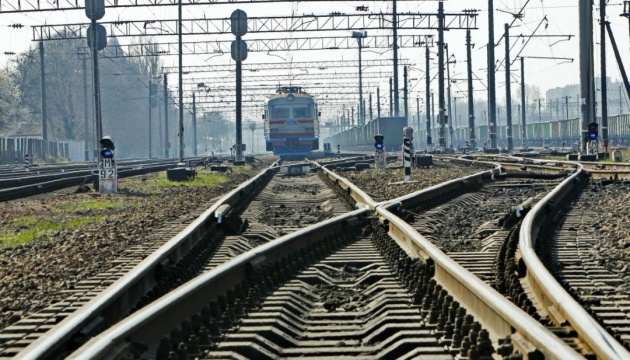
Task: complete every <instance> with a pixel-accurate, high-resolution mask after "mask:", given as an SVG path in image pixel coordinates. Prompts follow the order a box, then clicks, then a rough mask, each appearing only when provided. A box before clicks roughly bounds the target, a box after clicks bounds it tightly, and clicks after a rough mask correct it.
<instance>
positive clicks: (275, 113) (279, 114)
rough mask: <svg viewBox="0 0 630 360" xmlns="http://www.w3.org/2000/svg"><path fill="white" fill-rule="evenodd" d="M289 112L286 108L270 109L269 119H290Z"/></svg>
mask: <svg viewBox="0 0 630 360" xmlns="http://www.w3.org/2000/svg"><path fill="white" fill-rule="evenodd" d="M289 110H290V109H288V108H273V109H271V118H272V119H274V120H286V119H288V118H289V117H290V111H289Z"/></svg>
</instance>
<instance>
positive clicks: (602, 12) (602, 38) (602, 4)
mask: <svg viewBox="0 0 630 360" xmlns="http://www.w3.org/2000/svg"><path fill="white" fill-rule="evenodd" d="M599 29H600V31H599V46H600V51H599V53H600V62H601V65H600V75H601V79H600V82H601V84H600V90H601V93H602V126H601V129H602V140H603V141H604V143H606V142H608V84H607V81H606V75H607V74H606V0H600V1H599Z"/></svg>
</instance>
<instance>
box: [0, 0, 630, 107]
mask: <svg viewBox="0 0 630 360" xmlns="http://www.w3.org/2000/svg"><path fill="white" fill-rule="evenodd" d="M596 2H597V1H596ZM577 3H578V1H577V0H553V1H550V0H547V1H543V0H530V1H527V0H516V1H506V0H496V1H495V4H494V7H495V10H496V11H495V39H496V41H498V40H499V39H500V38H501V36H502V33H503V28H504V24H505V23H511V22H512V21H513V19H514V17H513V16H512V15H511V14H510V13H516V12H518V11H519V9H520V8H521V7H522V6H523V5H525V4H527V6H526V8H525V11H524V16H523V18H522V19H521V20H516V21H515V23H514V27H513V28H512V30H511V35H513V36H514V35H519V34H523V35H529V34H532V33H533V31H534V29H535V28H536V27H537V26H538V25H539V24H541V22H542V25H541V26H540V28H539V30H538V31H537V32H536V34H537V35H545V34H546V35H573V37H572V38H571V39H570V40H568V41H566V40H567V38H558V37H552V38H534V39H531V41H530V42H529V43H528V44H527V45H526V47H525V48H524V49H523V50H522V52H521V48H522V46H523V41H522V39H519V40H517V41H515V43H516V44H515V46H514V47H513V49H512V51H511V54H512V56H514V55H516V54H518V53H519V52H521V55H523V56H543V57H563V58H574V59H575V60H574V61H573V62H572V63H570V62H567V61H562V60H535V59H528V60H526V71H525V76H526V82H527V83H528V84H532V85H536V86H538V87H539V88H540V89H541V90H542V91H543V97H544V91H545V90H546V89H549V88H553V87H559V86H563V85H566V84H575V83H578V82H579V57H578V55H579V53H578V45H579V39H578V35H579V21H578V8H577ZM359 5H365V6H368V7H369V10H370V12H391V7H392V3H391V2H376V1H366V2H343V1H338V2H325V3H321V2H320V3H307V2H299V3H270V4H232V5H196V6H186V7H185V8H184V18H203V17H206V18H226V17H229V15H230V13H231V12H232V11H234V10H235V9H237V8H240V9H243V10H245V11H246V12H247V13H248V15H249V16H250V17H255V16H280V15H284V16H288V15H291V14H296V15H301V14H319V15H324V14H329V13H331V12H341V13H346V14H355V13H359V12H358V11H357V10H356V9H355V8H356V7H357V6H359ZM437 6H438V2H437V1H413V2H410V1H403V2H399V3H398V11H399V13H403V12H408V11H410V12H424V13H428V12H437ZM445 9H446V11H447V12H456V11H461V10H463V9H478V10H481V11H480V13H479V16H478V20H477V25H478V28H479V29H478V30H474V31H473V42H474V43H475V47H474V50H473V69H474V72H475V75H476V76H478V77H479V78H481V79H483V81H481V82H476V83H475V89H476V90H483V89H485V85H486V81H485V79H486V72H485V68H486V50H487V48H486V43H487V37H488V30H487V29H488V19H487V14H488V12H487V10H488V2H487V1H486V0H450V1H446V2H445ZM607 9H608V20H609V21H611V24H612V26H613V31H614V33H615V36H616V40H617V43H618V44H619V45H620V47H621V51H622V56H623V59H624V60H626V61H627V60H628V59H630V52H629V50H628V43H629V36H628V32H629V31H628V29H629V25H628V19H627V18H623V17H620V16H619V15H620V13H621V12H622V11H623V1H621V0H619V1H610V2H609V5H608V7H607ZM595 10H596V14H595V15H594V19H595V21H597V20H598V18H599V15H598V12H597V11H598V9H595ZM545 16H546V18H547V21H546V22H543V18H544V17H545ZM176 17H177V8H176V7H154V8H147V7H137V8H126V9H124V8H118V9H115V8H111V9H107V10H106V15H105V18H103V19H102V21H114V20H147V19H175V18H176ZM87 21H88V19H87V18H86V17H85V14H84V11H83V10H75V11H64V12H44V13H27V14H23V15H21V14H0V64H6V62H7V59H8V57H7V56H4V55H1V54H2V53H4V52H6V51H12V52H16V53H21V52H24V51H25V50H26V49H27V47H28V46H29V45H30V44H31V40H32V30H31V29H30V27H28V26H31V25H41V24H44V23H47V24H63V23H85V22H87ZM15 23H21V24H23V25H26V26H27V27H25V28H22V29H13V28H10V27H8V26H9V25H11V24H15ZM357 30H359V29H357ZM345 33H347V32H345ZM377 33H378V34H381V35H390V34H391V30H381V31H369V33H368V36H369V35H377ZM399 34H401V35H402V34H407V35H410V34H431V32H430V31H416V32H410V31H400V32H399ZM432 34H435V35H437V31H434V32H432ZM464 34H465V31H461V30H457V31H455V30H453V31H450V32H448V33H447V34H446V38H445V39H446V42H447V43H448V44H449V49H450V51H451V53H452V54H453V55H454V56H455V58H456V60H457V63H456V64H455V65H453V67H452V68H451V71H452V77H453V78H455V79H465V78H466V64H465V60H466V48H465V42H464ZM333 35H334V34H333V33H331V32H326V33H317V34H315V33H299V32H295V33H289V34H286V33H284V34H278V35H276V36H277V37H307V36H315V37H316V36H333ZM347 35H348V36H349V34H347ZM272 36H274V35H270V34H247V35H246V36H245V37H244V39H245V40H247V39H248V38H249V39H253V38H256V37H258V38H270V37H272ZM209 37H210V36H209V35H208V36H205V37H203V38H204V39H206V40H207V39H209ZM216 38H217V39H218V38H222V39H228V38H233V36H232V35H231V34H228V35H222V36H221V37H216ZM196 39H200V37H197V38H196ZM598 39H599V27H596V29H595V43H596V44H597V43H598V42H599V40H598ZM156 40H157V42H165V41H169V42H173V41H176V37H164V36H161V37H156ZM194 40H195V38H193V37H190V36H188V37H184V41H194ZM211 40H212V38H211ZM563 40H564V41H563ZM128 41H129V39H128V38H120V42H121V43H127V42H128ZM513 42H514V41H513ZM504 49H505V45H504V43H503V41H502V42H501V44H499V46H497V47H496V59H497V60H498V61H502V60H503V59H504V56H505V50H504ZM399 56H400V58H403V59H410V60H412V64H415V65H416V66H417V68H419V69H421V71H422V72H421V71H420V70H416V69H412V72H411V79H412V81H411V84H412V97H415V96H416V95H417V93H418V91H419V90H420V91H424V90H423V88H424V82H423V81H421V85H418V79H421V78H423V77H424V74H423V71H424V49H420V48H413V49H401V50H400V51H399ZM391 57H392V52H391V50H389V51H385V52H382V51H381V53H376V52H375V51H374V50H370V49H366V50H365V52H364V55H363V58H364V59H377V58H391ZM598 57H599V48H598V46H596V59H595V63H596V69H597V70H596V76H598V74H599V58H598ZM357 58H358V56H357V51H356V50H345V51H342V50H334V51H303V52H292V53H277V54H260V53H256V54H254V53H252V54H250V56H249V57H248V59H247V60H246V61H247V62H248V63H254V62H277V61H295V62H297V61H311V60H314V59H317V60H342V59H345V60H356V59H357ZM435 59H436V60H437V56H435ZM608 59H609V63H608V76H609V77H611V78H612V79H613V80H615V79H619V78H620V75H619V70H618V68H617V66H616V63H615V59H614V56H613V53H612V51H610V53H609V56H608ZM176 61H177V57H176V56H168V57H164V62H165V64H166V65H175V64H176ZM184 62H185V65H201V64H204V63H207V64H229V63H233V61H232V60H231V59H230V56H229V54H224V55H222V56H216V57H210V56H203V55H197V56H186V57H185V59H184ZM626 65H627V66H630V63H627V64H626ZM3 66H4V65H3ZM513 68H515V69H520V65H519V64H518V62H517V63H515V64H514V65H513ZM390 71H391V70H390ZM432 71H435V69H433V70H432ZM400 79H401V80H400V83H401V84H402V71H401V72H400ZM497 81H498V84H497V86H498V87H499V89H498V90H497V91H498V94H499V95H498V97H500V98H502V97H504V96H505V95H504V86H505V84H504V83H505V74H504V72H503V70H502V69H501V70H500V71H499V72H498V73H497ZM516 81H520V72H515V73H514V77H513V82H516ZM380 86H381V91H383V89H385V88H386V86H388V85H386V83H381V84H380ZM401 88H402V85H401ZM373 90H374V89H368V91H373ZM459 90H461V91H464V90H466V83H465V82H464V81H459V82H458V83H456V84H455V85H454V91H455V93H454V96H456V94H457V91H459ZM502 91H503V92H502ZM461 95H462V96H463V94H461ZM476 96H479V97H485V91H479V92H478V93H476Z"/></svg>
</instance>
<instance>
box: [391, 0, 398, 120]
mask: <svg viewBox="0 0 630 360" xmlns="http://www.w3.org/2000/svg"><path fill="white" fill-rule="evenodd" d="M393 13H394V16H393V21H392V27H393V29H394V34H393V39H394V41H393V44H392V45H393V48H394V104H395V105H394V106H395V115H396V116H397V117H398V116H400V105H399V102H398V14H397V13H396V0H394V4H393ZM390 112H391V110H390ZM390 116H391V115H390Z"/></svg>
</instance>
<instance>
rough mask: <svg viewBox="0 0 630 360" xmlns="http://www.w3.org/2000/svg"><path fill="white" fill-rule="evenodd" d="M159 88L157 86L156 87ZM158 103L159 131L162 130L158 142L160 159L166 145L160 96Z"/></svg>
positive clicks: (157, 99) (157, 98) (157, 97)
mask: <svg viewBox="0 0 630 360" xmlns="http://www.w3.org/2000/svg"><path fill="white" fill-rule="evenodd" d="M156 87H157V85H156ZM156 101H157V104H156V105H157V109H158V129H159V130H160V141H159V142H158V144H160V145H159V147H158V151H157V153H158V157H159V156H160V155H159V154H162V151H163V149H162V144H164V138H163V136H162V107H160V97H159V96H158V95H156Z"/></svg>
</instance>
